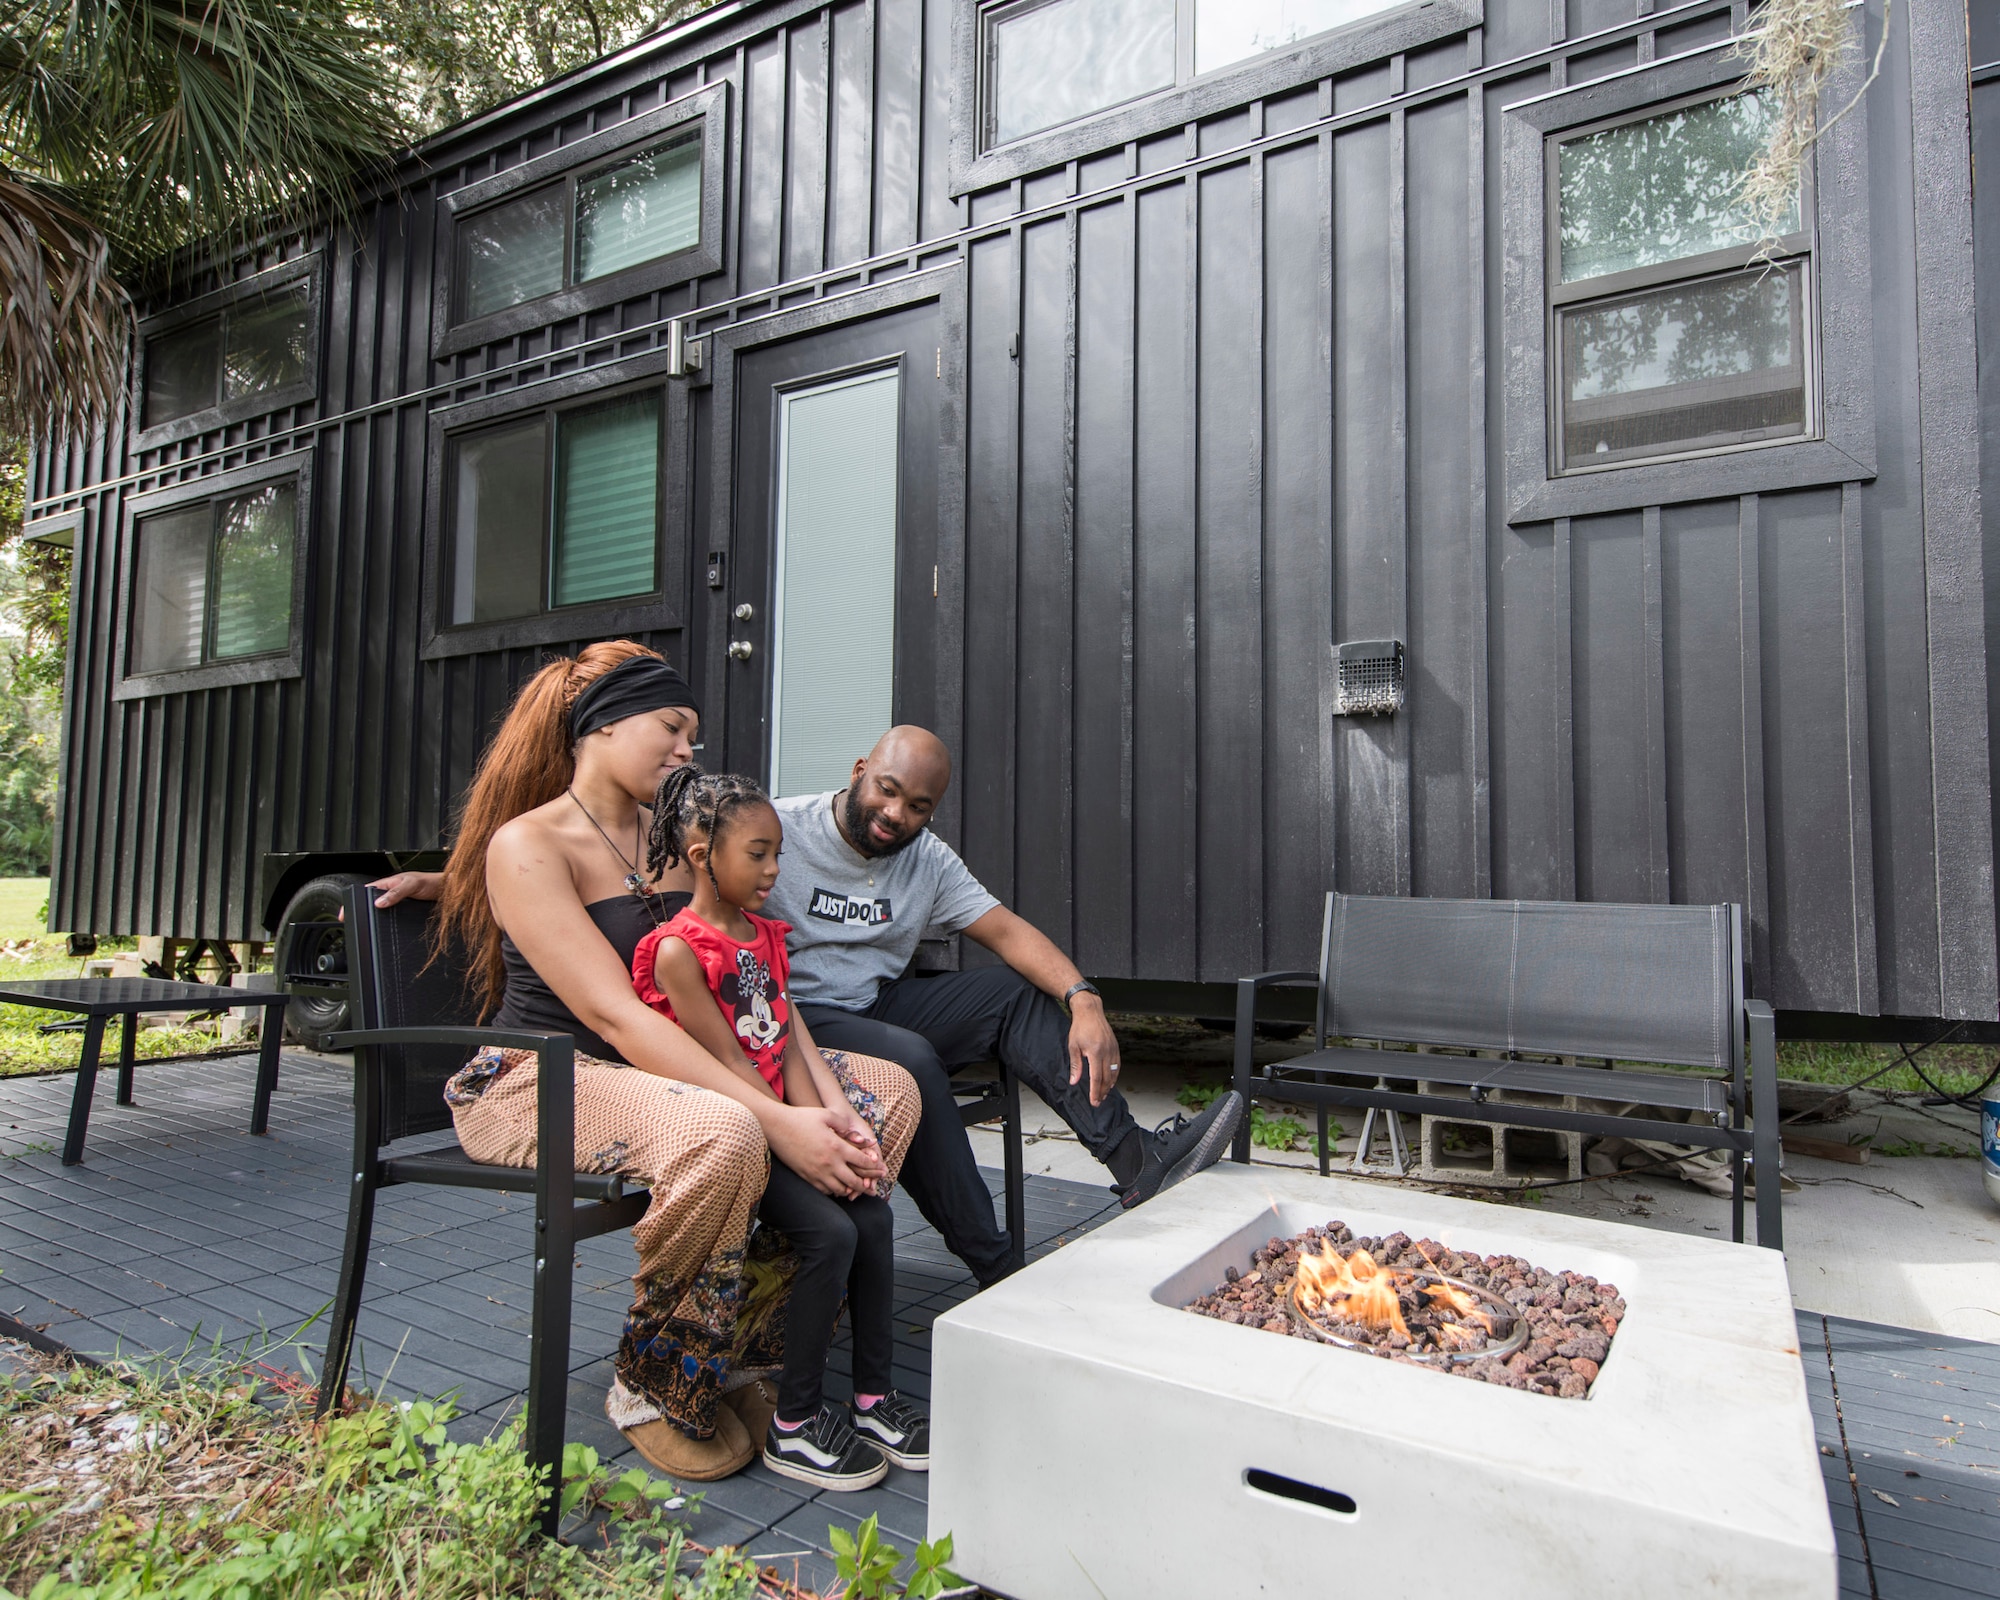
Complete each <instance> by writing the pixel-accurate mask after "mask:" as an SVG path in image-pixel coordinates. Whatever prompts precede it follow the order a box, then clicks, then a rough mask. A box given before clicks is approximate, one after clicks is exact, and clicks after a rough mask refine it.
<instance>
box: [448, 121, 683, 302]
mask: <svg viewBox="0 0 2000 1600" xmlns="http://www.w3.org/2000/svg"><path fill="white" fill-rule="evenodd" d="M700 243H701V131H700V129H698V128H697V129H694V130H692V131H690V132H688V133H684V134H682V135H680V136H678V137H677V138H675V139H673V140H670V141H669V142H668V143H666V144H663V145H660V146H659V147H657V148H655V149H652V150H648V151H646V152H644V153H643V154H641V155H637V156H634V157H632V158H631V159H630V160H626V161H620V162H618V163H617V164H616V165H613V166H611V167H608V168H605V169H603V170H601V171H598V172H593V173H586V174H583V175H580V176H575V177H568V178H559V179H557V180H556V181H555V182H554V183H551V184H548V185H547V186H545V187H543V188H540V189H536V190H533V191H531V192H530V193H528V194H525V195H522V196H521V197H520V198H519V199H517V200H509V201H506V202H505V203H503V204H501V205H497V206H494V207H493V208H492V209H491V210H487V211H481V212H477V213H475V214H474V215H472V216H469V217H463V218H461V219H460V220H459V223H458V261H457V273H458V306H459V316H460V317H461V318H472V317H484V316H488V315H490V314H492V313H493V312H495V311H503V310H505V309H506V308H507V307H509V306H517V305H520V304H521V303H522V302H523V301H527V300H534V299H538V298H540V297H541V296H542V295H545V294H553V293H554V292H555V291H556V290H558V289H562V288H567V287H568V286H569V285H571V284H576V283H588V282H590V281H591V280H592V279H593V278H602V277H606V276H608V275H609V274H611V273H614V272H622V271H623V270H624V269H625V268H627V267H634V266H639V265H641V264H643V263H645V262H648V261H657V260H660V259H661V258H662V257H665V256H671V255H675V254H677V253H678V252H680V251H682V250H686V249H689V248H691V247H693V246H695V245H698V244H700Z"/></svg>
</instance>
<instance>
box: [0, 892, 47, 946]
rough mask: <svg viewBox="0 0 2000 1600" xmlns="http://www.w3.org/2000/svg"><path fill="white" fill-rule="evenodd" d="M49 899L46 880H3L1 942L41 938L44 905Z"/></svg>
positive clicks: (0, 917)
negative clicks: (2, 940) (4, 940)
mask: <svg viewBox="0 0 2000 1600" xmlns="http://www.w3.org/2000/svg"><path fill="white" fill-rule="evenodd" d="M48 897H49V880H48V879H47V878H0V939H40V938H42V937H43V936H45V935H46V934H47V932H48V930H47V929H46V928H44V927H43V926H42V902H43V901H45V900H47V899H48Z"/></svg>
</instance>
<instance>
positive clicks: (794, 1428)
mask: <svg viewBox="0 0 2000 1600" xmlns="http://www.w3.org/2000/svg"><path fill="white" fill-rule="evenodd" d="M771 1420H772V1421H773V1422H775V1423H776V1424H777V1425H778V1432H780V1433H797V1432H798V1431H799V1429H801V1428H803V1427H804V1426H805V1425H806V1422H810V1421H812V1418H811V1417H807V1418H806V1422H787V1421H786V1420H785V1419H784V1418H783V1417H773V1418H772V1419H771Z"/></svg>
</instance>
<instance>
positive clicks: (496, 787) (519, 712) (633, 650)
mask: <svg viewBox="0 0 2000 1600" xmlns="http://www.w3.org/2000/svg"><path fill="white" fill-rule="evenodd" d="M634 656H652V657H653V658H654V659H656V660H658V659H660V654H659V652H658V651H657V650H648V649H647V648H646V647H645V646H644V645H642V644H634V643H633V642H632V641H631V640H630V639H613V640H610V641H608V642H606V643H603V644H593V645H590V646H587V647H586V648H585V649H583V650H580V651H578V652H577V654H576V655H575V656H574V657H567V656H565V657H562V658H560V659H558V660H555V661H551V662H550V663H549V664H548V665H547V666H545V667H543V668H542V670H541V671H539V672H537V673H536V674H535V675H534V676H533V677H532V678H530V679H529V680H528V681H527V682H526V683H525V684H524V685H522V687H521V692H520V693H519V694H518V695H516V696H515V697H514V703H513V705H512V706H510V707H509V708H508V711H507V718H506V720H505V721H504V722H502V723H501V724H500V731H499V732H498V733H496V734H495V735H494V736H493V742H492V743H491V744H489V745H488V746H487V747H486V752H485V754H483V755H482V756H481V757H480V758H479V766H478V768H477V769H476V770H475V771H474V772H473V774H472V784H471V786H470V787H469V788H468V789H467V790H466V792H465V802H464V804H463V806H461V808H460V810H459V817H458V830H457V834H456V837H455V839H454V842H453V844H452V849H451V855H450V857H449V859H447V860H446V862H445V866H444V893H443V894H442V895H441V896H440V897H439V902H438V921H437V932H438V940H439V948H442V947H443V945H444V943H445V942H446V941H448V940H452V939H456V940H457V941H458V942H459V943H461V944H463V945H464V946H465V948H466V949H467V950H468V951H469V952H470V953H471V956H472V980H473V989H474V993H475V994H476V996H477V997H478V1000H479V1015H480V1017H481V1019H482V1020H483V1019H484V1018H486V1017H488V1016H490V1015H491V1014H492V1013H493V1011H494V1010H495V1009H496V1008H497V1007H498V1006H499V1004H500V997H501V994H502V992H503V991H504V990H505V988H506V970H505V967H504V965H503V963H502V961H501V958H500V924H499V922H498V921H496V920H495V919H494V916H493V906H492V903H491V902H490V901H489V900H488V899H487V897H486V847H487V846H488V845H489V844H491V843H492V842H493V835H494V834H496V833H498V832H499V831H500V829H501V828H502V827H504V826H505V825H506V824H507V823H509V822H512V821H513V820H514V818H516V817H518V816H520V815H521V814H522V813H523V812H527V811H532V810H534V809H535V807H536V806H541V805H547V804H548V803H549V802H550V801H551V800H553V799H555V798H556V797H557V796H558V795H560V794H561V793H562V792H563V791H564V790H565V789H567V788H568V787H569V785H570V780H571V779H572V778H573V777H574V776H575V774H576V754H575V750H574V748H573V746H572V744H571V741H570V736H569V708H570V707H571V706H572V705H574V704H575V703H576V697H577V696H578V695H579V694H581V693H582V692H583V690H584V687H585V686H586V685H587V684H589V683H590V682H591V681H592V680H593V679H595V678H601V677H602V676H603V675H604V674H605V673H607V672H609V671H610V670H611V669H612V668H613V667H616V666H618V665H620V664H622V663H623V662H626V661H629V660H631V659H632V657H634Z"/></svg>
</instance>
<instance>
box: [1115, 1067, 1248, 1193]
mask: <svg viewBox="0 0 2000 1600" xmlns="http://www.w3.org/2000/svg"><path fill="white" fill-rule="evenodd" d="M1243 1115H1244V1110H1243V1096H1241V1095H1240V1094H1238V1093H1237V1092H1236V1091H1235V1090H1234V1089H1230V1090H1228V1091H1227V1092H1225V1093H1223V1094H1219V1095H1217V1096H1216V1097H1215V1099H1214V1100H1213V1101H1212V1102H1210V1104H1209V1107H1208V1109H1207V1110H1206V1111H1204V1112H1202V1114H1201V1115H1200V1116H1198V1117H1194V1118H1192V1119H1190V1118H1188V1117H1179V1116H1177V1117H1174V1118H1173V1119H1172V1120H1171V1121H1167V1122H1163V1123H1161V1124H1160V1125H1159V1127H1157V1128H1155V1129H1154V1130H1153V1137H1152V1138H1151V1139H1149V1140H1148V1141H1147V1149H1146V1164H1145V1165H1144V1166H1143V1167H1141V1168H1140V1169H1139V1175H1138V1176H1137V1177H1136V1178H1134V1179H1133V1180H1132V1181H1131V1182H1130V1183H1128V1184H1126V1185H1125V1190H1124V1193H1122V1194H1121V1195H1119V1197H1118V1198H1119V1200H1120V1201H1121V1202H1122V1203H1123V1205H1124V1207H1125V1209H1126V1210H1127V1211H1130V1210H1131V1209H1132V1208H1133V1207H1134V1206H1142V1205H1144V1204H1145V1203H1146V1202H1147V1201H1148V1200H1150V1199H1152V1198H1153V1196H1154V1195H1156V1194H1158V1193H1159V1192H1160V1191H1161V1190H1162V1189H1171V1188H1172V1187H1173V1186H1174V1185H1175V1184H1177V1183H1179V1182H1180V1181H1181V1180H1182V1179H1183V1178H1191V1177H1193V1176H1194V1174H1195V1173H1197V1172H1202V1171H1205V1170H1206V1169H1208V1168H1209V1167H1212V1166H1214V1165H1215V1164H1216V1162H1218V1161H1220V1160H1221V1159H1222V1152H1223V1151H1224V1150H1226V1149H1227V1148H1228V1147H1229V1141H1230V1140H1231V1139H1233V1138H1235V1137H1236V1130H1237V1129H1238V1128H1239V1127H1241V1126H1242V1124H1243Z"/></svg>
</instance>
